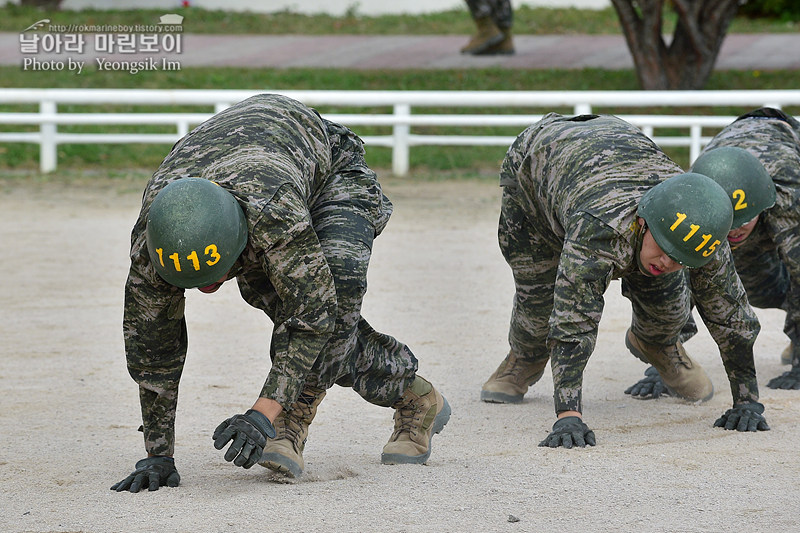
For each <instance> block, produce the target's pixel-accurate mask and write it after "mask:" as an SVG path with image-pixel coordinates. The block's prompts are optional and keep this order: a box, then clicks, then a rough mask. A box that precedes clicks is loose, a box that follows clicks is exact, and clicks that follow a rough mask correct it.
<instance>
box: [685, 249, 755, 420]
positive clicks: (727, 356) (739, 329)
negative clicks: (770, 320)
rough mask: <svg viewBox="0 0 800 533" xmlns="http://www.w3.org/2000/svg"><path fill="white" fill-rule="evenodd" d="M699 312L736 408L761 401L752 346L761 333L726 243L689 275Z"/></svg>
mask: <svg viewBox="0 0 800 533" xmlns="http://www.w3.org/2000/svg"><path fill="white" fill-rule="evenodd" d="M689 279H690V280H691V284H692V293H693V296H694V298H695V303H696V304H697V310H698V312H699V313H700V316H701V317H702V319H703V322H704V323H705V325H706V327H707V328H708V330H709V332H710V333H711V336H712V337H713V338H714V341H715V342H716V343H717V346H719V351H720V355H721V356H722V363H723V365H724V366H725V372H726V373H727V375H728V381H729V382H730V386H731V394H732V395H733V404H734V405H737V404H741V403H747V402H755V401H758V383H757V381H756V369H755V363H754V361H753V345H754V344H755V341H756V337H757V336H758V332H759V330H760V327H761V326H760V325H759V323H758V317H757V316H756V314H755V312H754V311H753V308H752V307H751V306H750V303H749V302H748V300H747V294H746V293H745V290H744V286H743V285H742V283H741V281H740V280H739V276H738V274H737V273H736V269H735V268H734V264H733V259H732V257H731V251H730V247H729V246H728V243H727V242H725V243H723V245H722V246H721V247H720V249H719V251H718V252H717V254H716V257H715V258H714V259H713V260H712V261H710V262H709V263H708V264H706V265H705V266H703V267H701V268H697V269H692V270H690V271H689Z"/></svg>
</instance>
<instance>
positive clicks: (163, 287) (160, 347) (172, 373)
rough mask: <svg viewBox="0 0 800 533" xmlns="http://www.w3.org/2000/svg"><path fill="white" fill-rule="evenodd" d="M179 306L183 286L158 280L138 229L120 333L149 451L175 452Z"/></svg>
mask: <svg viewBox="0 0 800 533" xmlns="http://www.w3.org/2000/svg"><path fill="white" fill-rule="evenodd" d="M183 309H184V297H183V290H182V289H179V288H177V287H173V286H171V285H169V284H167V283H166V282H164V281H163V280H161V278H159V277H158V274H156V272H155V270H154V269H153V268H152V267H151V266H150V262H149V257H148V255H147V249H146V247H145V245H144V236H143V233H142V234H141V236H140V238H139V239H138V241H137V239H134V245H133V251H132V254H131V267H130V271H129V273H128V279H127V281H126V283H125V306H124V312H123V337H124V339H125V353H126V357H127V362H128V372H129V373H130V375H131V377H132V378H133V379H134V380H135V381H136V383H138V385H139V400H140V403H141V409H142V426H143V430H144V443H145V449H146V450H147V453H148V455H151V456H152V455H166V456H172V454H173V451H174V445H175V410H176V405H177V401H178V382H179V381H180V376H181V372H182V370H183V365H184V361H185V359H186V344H187V337H186V322H185V320H184V317H183Z"/></svg>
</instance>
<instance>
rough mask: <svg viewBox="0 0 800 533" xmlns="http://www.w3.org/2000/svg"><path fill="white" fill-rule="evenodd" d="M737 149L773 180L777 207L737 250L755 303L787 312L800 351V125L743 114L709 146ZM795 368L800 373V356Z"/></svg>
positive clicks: (766, 111)
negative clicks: (753, 159)
mask: <svg viewBox="0 0 800 533" xmlns="http://www.w3.org/2000/svg"><path fill="white" fill-rule="evenodd" d="M721 146H736V147H739V148H743V149H745V150H747V151H749V152H750V153H752V154H753V155H755V156H756V157H757V158H758V159H759V161H761V164H763V165H764V168H766V169H767V173H769V175H770V176H771V177H772V181H773V182H774V183H775V188H776V190H777V198H776V200H775V205H774V206H773V207H771V208H769V209H767V210H766V211H763V212H762V213H761V214H760V215H759V220H758V222H757V224H756V227H755V229H754V230H753V233H751V234H750V236H749V237H748V238H747V239H746V240H745V241H744V242H743V243H741V244H740V245H739V246H737V247H736V248H734V249H733V259H734V262H735V264H736V271H737V272H738V274H739V277H740V278H741V280H742V283H743V284H744V286H745V288H746V289H747V295H748V297H749V299H750V303H752V304H753V305H755V306H756V307H761V308H773V309H783V310H784V311H786V321H785V324H784V332H785V333H786V335H788V337H789V339H790V340H791V341H792V344H793V345H794V346H796V347H798V346H800V229H799V228H800V122H798V121H797V120H795V119H794V118H792V117H790V116H788V115H786V114H785V113H783V112H782V111H779V110H776V109H770V108H762V109H758V110H755V111H753V112H751V113H747V114H745V115H742V116H741V117H739V118H738V119H736V121H734V122H733V123H732V124H730V125H728V126H727V127H726V128H725V129H723V130H722V131H721V132H720V133H719V134H717V135H716V136H715V137H714V139H712V140H711V142H710V143H709V144H708V146H707V147H706V150H712V149H714V148H718V147H721ZM792 367H793V368H795V369H796V368H800V353H798V350H797V349H796V350H795V352H794V353H793V358H792Z"/></svg>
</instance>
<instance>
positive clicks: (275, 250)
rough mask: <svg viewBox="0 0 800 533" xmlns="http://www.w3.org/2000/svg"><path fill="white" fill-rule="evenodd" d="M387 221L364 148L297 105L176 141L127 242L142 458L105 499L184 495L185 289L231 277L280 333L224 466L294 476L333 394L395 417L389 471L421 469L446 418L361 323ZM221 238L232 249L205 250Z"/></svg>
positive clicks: (391, 347) (398, 350)
mask: <svg viewBox="0 0 800 533" xmlns="http://www.w3.org/2000/svg"><path fill="white" fill-rule="evenodd" d="M215 202H216V203H215ZM226 202H227V203H226ZM229 211H230V212H231V213H236V214H235V215H230V216H229V215H228V214H227V213H228V212H229ZM391 212H392V205H391V203H390V202H389V200H388V199H387V198H386V197H385V196H384V195H383V193H382V191H381V187H380V184H379V183H378V180H377V176H376V175H375V173H374V172H373V171H372V170H370V169H369V168H368V167H367V165H366V163H365V161H364V149H363V147H362V141H361V139H359V138H358V137H357V136H356V135H355V134H354V133H353V132H351V131H350V130H349V129H347V128H345V127H343V126H341V125H338V124H335V123H333V122H329V121H327V120H324V119H322V118H321V117H320V116H319V115H318V114H317V112H316V111H315V110H313V109H311V108H308V107H306V106H304V105H302V104H301V103H299V102H297V101H294V100H292V99H290V98H286V97H283V96H279V95H268V94H265V95H258V96H254V97H252V98H249V99H247V100H245V101H243V102H240V103H238V104H236V105H234V106H232V107H230V108H228V109H227V110H225V111H222V112H221V113H219V114H217V115H215V116H214V117H212V118H211V119H209V120H208V121H206V122H205V123H203V124H201V125H200V126H198V127H197V128H196V129H195V130H193V131H192V132H190V133H189V134H188V135H187V136H186V137H184V138H183V139H181V140H180V141H179V142H178V143H177V144H176V145H175V146H174V147H173V149H172V151H171V152H170V154H169V155H168V156H167V157H166V159H165V160H164V162H163V163H162V164H161V166H160V167H159V168H158V170H157V171H156V172H155V174H154V175H153V177H152V179H151V180H150V182H149V183H148V184H147V187H146V189H145V191H144V197H143V201H142V209H141V213H140V215H139V218H138V220H137V222H136V224H135V226H134V228H133V232H132V236H131V267H130V272H129V275H128V279H127V282H126V285H125V309H124V320H123V326H124V338H125V349H126V354H127V361H128V370H129V372H130V374H131V376H132V377H133V379H134V380H135V381H136V382H137V383H138V385H139V394H140V400H141V408H142V419H143V428H142V429H143V431H144V444H145V449H146V451H147V455H148V457H147V458H146V459H142V460H141V461H139V462H138V463H137V465H136V470H135V471H134V472H133V473H132V474H131V475H130V476H128V477H127V478H126V479H124V480H123V481H121V482H119V483H117V484H115V485H114V486H113V487H112V489H114V490H117V491H123V490H130V491H131V492H137V491H138V490H139V489H140V488H142V487H143V486H148V488H149V489H150V490H157V489H158V487H159V486H163V485H169V486H177V485H178V482H179V479H180V478H179V476H178V474H177V470H176V469H175V466H174V461H173V458H172V456H173V452H174V443H175V433H174V426H175V409H176V403H177V396H178V383H179V380H180V376H181V371H182V369H183V365H184V360H185V357H186V347H187V337H186V324H185V319H184V312H183V309H184V301H185V299H184V290H185V289H186V288H198V289H199V290H200V291H202V292H204V293H210V292H214V291H215V290H217V289H218V288H219V286H220V285H221V284H222V283H224V281H225V280H226V279H232V278H234V277H235V278H236V280H237V282H238V285H239V291H240V293H241V296H242V298H243V299H244V300H245V301H246V302H247V303H248V304H250V305H252V306H253V307H256V308H258V309H261V310H263V311H264V312H265V313H266V314H267V315H268V316H269V317H270V318H271V319H272V321H273V322H274V330H273V334H272V341H271V343H270V357H271V359H272V367H271V369H270V371H269V375H268V376H267V378H266V382H265V384H264V386H263V388H262V390H261V392H260V394H259V398H258V399H257V400H256V402H255V404H254V405H253V407H252V409H250V410H248V411H247V412H246V413H244V414H238V415H235V416H233V417H231V418H229V419H227V420H225V421H224V422H223V423H222V424H220V425H219V426H218V427H217V429H216V431H215V432H214V435H213V439H214V445H215V447H216V448H217V449H222V448H223V447H225V446H226V445H227V443H228V442H230V441H233V442H232V444H231V446H230V447H229V449H228V450H227V452H226V454H225V459H226V460H227V461H233V462H234V464H235V465H237V466H243V467H245V468H249V467H251V466H253V465H254V464H255V463H256V462H260V463H261V464H262V465H263V466H266V467H268V468H271V469H273V470H275V471H278V472H282V473H284V474H287V475H289V476H297V475H300V473H301V472H302V469H303V459H302V452H303V448H304V444H305V439H306V436H307V435H308V425H309V424H310V423H311V421H312V419H313V418H314V415H315V414H316V410H317V406H318V405H319V402H320V401H321V400H322V398H323V397H324V395H325V391H326V390H327V389H328V388H330V387H331V386H333V385H334V384H338V385H340V386H344V387H352V388H353V389H354V390H355V391H356V392H357V393H358V394H360V395H361V396H362V397H363V398H364V399H365V400H367V401H368V402H370V403H373V404H376V405H380V406H387V407H393V408H394V409H395V431H394V433H393V435H392V436H391V438H390V440H389V442H388V443H387V444H386V446H385V447H384V450H383V454H382V456H381V461H382V462H383V463H385V464H397V463H423V462H425V461H427V459H428V456H429V455H430V441H431V437H432V435H433V434H434V433H438V432H439V431H441V429H442V428H443V427H444V424H446V423H447V421H448V419H449V416H450V407H449V405H447V402H446V400H445V399H444V398H443V397H442V395H441V394H439V392H437V391H436V389H435V388H433V386H432V385H431V384H430V383H429V382H427V381H426V380H424V379H423V378H421V377H419V376H417V375H416V370H417V359H416V358H415V356H414V354H413V353H412V352H411V350H409V348H408V347H407V346H406V345H405V344H403V343H401V342H399V341H397V340H395V339H394V338H392V337H390V336H388V335H385V334H382V333H379V332H377V331H375V330H374V329H372V327H370V325H369V324H368V323H367V322H366V321H365V320H364V318H362V317H361V302H362V299H363V297H364V294H365V292H366V280H367V266H368V263H369V259H370V254H371V249H372V242H373V239H374V238H375V237H376V236H377V235H378V234H379V233H380V232H381V231H382V230H383V228H384V226H385V225H386V223H387V221H388V219H389V216H390V214H391ZM220 213H224V214H220ZM228 226H230V227H231V228H232V229H231V231H230V232H229V235H231V236H232V237H231V238H230V239H228V238H226V236H225V235H228V234H225V235H223V236H222V237H218V238H217V237H213V238H212V237H207V236H206V235H215V234H214V233H213V232H214V231H217V230H218V229H219V228H220V227H223V228H225V227H228ZM176 228H177V229H176ZM237 228H238V229H237ZM220 231H221V230H220ZM173 233H174V234H175V235H173ZM198 234H199V236H198ZM205 240H213V241H214V242H211V243H209V242H205ZM216 241H220V242H216ZM184 242H189V243H192V242H194V244H192V245H191V246H190V247H193V249H192V250H188V249H185V250H183V251H180V250H179V247H180V246H183V243H184ZM226 242H231V243H233V244H231V245H229V246H228V245H227V244H226ZM173 249H175V250H176V251H175V252H174V253H172V250H173ZM206 265H208V266H206Z"/></svg>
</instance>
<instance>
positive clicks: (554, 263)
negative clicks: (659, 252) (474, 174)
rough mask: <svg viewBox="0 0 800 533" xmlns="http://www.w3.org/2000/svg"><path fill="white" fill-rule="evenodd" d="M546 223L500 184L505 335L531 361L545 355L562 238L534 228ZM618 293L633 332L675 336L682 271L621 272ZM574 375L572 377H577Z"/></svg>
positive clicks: (683, 312)
mask: <svg viewBox="0 0 800 533" xmlns="http://www.w3.org/2000/svg"><path fill="white" fill-rule="evenodd" d="M547 227H548V222H547V220H546V218H545V217H544V216H537V214H536V213H531V212H529V211H526V209H525V208H524V207H523V206H522V205H520V203H519V202H518V201H517V200H516V199H515V198H514V196H513V193H511V192H509V190H508V189H504V192H503V200H502V206H501V212H500V223H499V228H498V240H499V243H500V249H501V251H502V253H503V257H505V259H506V262H507V263H508V265H509V266H510V267H511V271H512V273H513V276H514V284H515V288H516V291H515V294H514V302H513V308H512V313H511V326H510V329H509V335H508V340H509V345H510V347H511V350H512V351H513V352H514V353H515V354H516V355H518V356H520V357H522V358H524V359H527V360H530V361H537V360H539V361H540V360H542V359H548V358H549V353H548V348H547V339H548V334H549V332H550V328H551V324H550V322H551V315H552V312H553V302H554V296H555V295H554V287H555V281H556V275H557V271H558V267H559V259H560V255H561V248H562V245H563V242H562V241H561V238H560V237H558V236H556V235H555V234H554V233H552V232H551V231H548V230H544V231H542V230H541V229H538V228H547ZM622 294H623V296H625V297H626V298H628V299H629V300H630V301H631V305H632V308H633V320H632V324H631V328H632V329H633V331H634V333H635V334H636V335H637V336H639V337H640V338H641V339H642V340H645V341H647V342H651V343H654V344H671V343H674V342H675V341H676V340H677V339H678V336H679V334H680V331H681V326H682V325H683V324H685V323H686V321H687V319H688V317H689V314H690V307H689V300H690V291H689V284H688V282H687V280H686V279H684V276H683V275H682V274H681V272H676V273H673V274H665V275H661V276H657V277H649V276H645V275H644V274H642V273H640V272H639V271H638V269H635V270H633V271H629V272H626V273H625V275H624V276H623V277H622ZM557 318H558V317H552V319H554V320H557ZM594 335H595V336H596V331H595V332H594ZM593 341H594V339H593ZM562 371H563V372H577V373H582V371H583V368H580V369H577V368H566V369H563V370H561V369H554V371H553V379H554V380H555V381H561V380H559V379H557V378H558V376H557V373H558V372H562ZM574 378H575V377H573V379H572V380H571V381H573V382H575V381H578V380H576V379H574Z"/></svg>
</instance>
